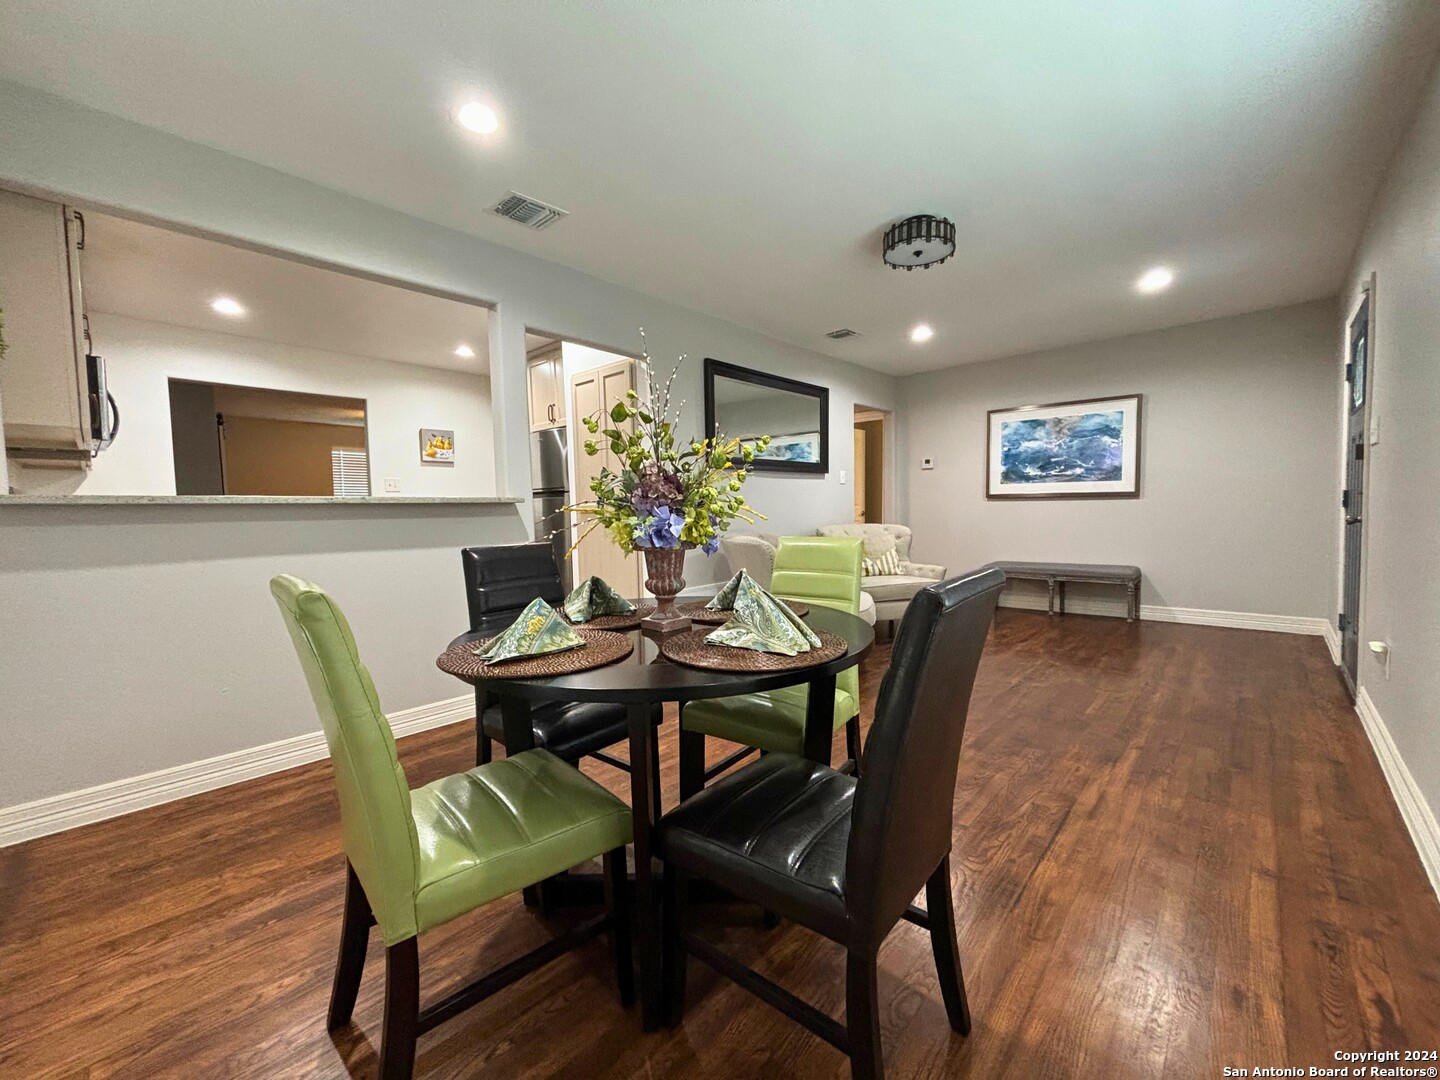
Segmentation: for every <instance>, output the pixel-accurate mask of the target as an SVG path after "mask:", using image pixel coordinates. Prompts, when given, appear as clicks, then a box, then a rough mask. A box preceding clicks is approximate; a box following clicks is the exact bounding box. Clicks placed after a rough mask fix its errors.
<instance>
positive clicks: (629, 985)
mask: <svg viewBox="0 0 1440 1080" xmlns="http://www.w3.org/2000/svg"><path fill="white" fill-rule="evenodd" d="M605 906H606V907H608V908H609V909H610V951H611V953H612V954H613V956H614V959H615V984H616V986H618V987H619V989H620V1004H621V1005H622V1006H624V1007H625V1008H627V1009H628V1008H629V1007H630V1006H631V1005H633V1004H635V963H634V960H633V958H632V956H631V949H630V875H629V872H628V871H627V870H626V867H625V848H624V847H623V846H622V847H618V848H616V849H615V850H614V851H607V852H606V853H605Z"/></svg>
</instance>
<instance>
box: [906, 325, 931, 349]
mask: <svg viewBox="0 0 1440 1080" xmlns="http://www.w3.org/2000/svg"><path fill="white" fill-rule="evenodd" d="M934 336H935V331H934V330H933V329H931V327H930V324H929V323H923V322H922V323H921V324H920V325H919V326H917V327H915V329H914V330H911V331H910V340H911V341H913V342H915V343H916V344H919V343H920V342H922V341H929V340H930V339H931V338H932V337H934Z"/></svg>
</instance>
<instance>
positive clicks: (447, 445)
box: [420, 428, 455, 465]
mask: <svg viewBox="0 0 1440 1080" xmlns="http://www.w3.org/2000/svg"><path fill="white" fill-rule="evenodd" d="M420 462H421V464H422V465H453V464H454V463H455V432H453V431H446V430H444V429H441V428H421V429H420Z"/></svg>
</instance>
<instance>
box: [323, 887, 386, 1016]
mask: <svg viewBox="0 0 1440 1080" xmlns="http://www.w3.org/2000/svg"><path fill="white" fill-rule="evenodd" d="M345 875H346V883H345V913H344V915H343V916H342V917H341V922H340V956H339V957H338V958H337V959H336V961H335V982H334V983H333V984H332V985H331V987H330V1015H329V1017H328V1018H327V1020H326V1022H325V1026H326V1027H327V1028H328V1029H329V1030H331V1031H335V1030H337V1029H339V1028H342V1027H344V1026H345V1025H346V1024H348V1023H350V1017H351V1016H352V1015H353V1014H354V1012H355V995H356V994H358V993H359V992H360V976H361V975H362V974H363V973H364V971H365V946H366V944H367V943H368V941H369V938H370V924H371V923H372V922H374V921H375V918H374V916H373V915H372V914H371V912H370V901H369V900H368V899H366V896H365V890H364V889H363V888H361V887H360V879H359V878H357V877H356V876H355V868H354V867H353V866H351V865H350V864H349V862H346V864H345Z"/></svg>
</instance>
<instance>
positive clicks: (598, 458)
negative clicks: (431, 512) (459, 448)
mask: <svg viewBox="0 0 1440 1080" xmlns="http://www.w3.org/2000/svg"><path fill="white" fill-rule="evenodd" d="M525 352H526V382H527V389H528V392H529V403H530V483H531V492H530V499H531V506H532V509H533V513H534V522H533V523H534V529H535V539H537V540H545V539H548V540H549V541H550V543H551V545H552V547H553V548H554V549H555V562H556V565H557V566H558V567H559V569H560V578H561V581H562V582H563V583H564V585H565V588H566V589H567V590H568V589H570V588H571V587H572V586H573V585H574V584H575V583H576V582H578V581H581V580H583V579H584V578H586V577H589V576H591V575H594V576H597V577H602V578H604V579H605V581H607V582H608V583H609V584H610V585H611V586H613V587H614V588H615V589H617V590H619V592H620V595H622V596H640V595H642V593H643V591H644V586H643V584H642V583H643V581H644V578H645V575H644V573H643V571H642V568H641V560H640V556H639V555H626V554H625V553H624V552H623V551H621V550H620V548H619V547H617V546H616V545H615V543H614V542H613V541H612V540H611V538H610V537H609V536H608V535H606V534H605V533H604V531H603V530H594V531H593V534H592V529H591V526H592V525H593V524H594V522H593V520H592V519H590V518H586V517H583V516H580V515H577V514H576V513H575V512H574V511H571V510H567V509H566V507H569V506H571V505H573V504H575V503H584V502H586V501H588V500H589V499H590V484H591V481H593V480H594V479H595V478H596V477H597V476H598V475H599V474H600V471H601V469H602V468H603V469H609V470H610V471H611V472H619V471H620V470H621V469H622V468H623V467H624V466H623V463H622V462H621V461H620V460H619V459H618V458H617V457H616V455H615V454H614V453H613V452H612V451H611V450H609V449H608V448H604V449H602V450H601V451H600V453H598V454H596V455H594V456H591V455H589V454H587V453H586V452H585V450H584V447H585V443H586V442H587V437H588V433H587V432H586V430H585V428H584V426H583V425H584V421H585V418H586V417H591V416H594V417H600V416H608V415H609V413H610V411H611V410H612V409H613V408H614V407H615V405H616V404H617V403H618V402H620V401H623V400H624V399H625V395H626V392H627V391H629V390H632V389H638V386H637V384H636V380H637V378H638V377H639V370H638V367H637V365H636V363H635V360H634V359H633V358H631V357H629V356H624V355H622V354H620V353H614V352H609V351H607V350H604V349H598V348H595V347H594V346H590V345H584V344H581V343H580V342H576V341H570V340H568V339H565V338H561V337H556V336H554V335H551V334H546V333H543V332H541V331H539V330H536V329H534V328H533V327H532V328H527V329H526V332H525ZM607 423H608V421H607ZM587 536H588V537H589V539H585V538H586V537H587ZM581 540H584V541H585V542H584V543H583V544H582V543H580V541H581ZM567 554H568V557H567Z"/></svg>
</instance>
